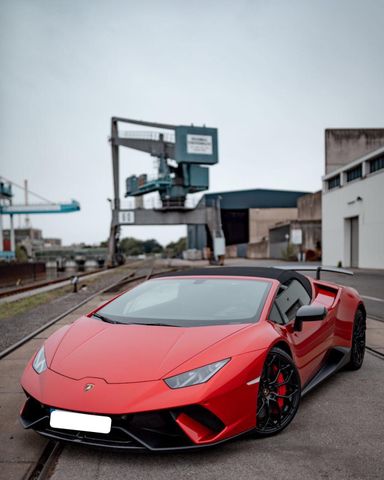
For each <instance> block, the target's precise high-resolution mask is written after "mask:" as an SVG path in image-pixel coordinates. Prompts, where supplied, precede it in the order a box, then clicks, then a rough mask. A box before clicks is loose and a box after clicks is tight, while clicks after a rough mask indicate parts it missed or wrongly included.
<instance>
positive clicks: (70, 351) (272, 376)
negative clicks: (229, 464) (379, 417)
mask: <svg viewBox="0 0 384 480" xmlns="http://www.w3.org/2000/svg"><path fill="white" fill-rule="evenodd" d="M365 318H366V313H365V308H364V305H363V302H362V301H361V299H360V297H359V296H358V294H357V292H356V291H355V290H354V289H352V288H347V287H343V286H339V285H337V284H334V283H328V282H325V281H321V280H314V279H311V278H309V277H306V276H304V275H303V274H300V273H297V272H295V271H292V270H282V269H278V268H252V267H221V268H220V267H215V268H206V269H197V270H188V271H184V272H180V273H172V274H167V275H164V276H160V277H157V278H155V279H151V280H148V281H146V282H144V283H142V284H140V285H139V286H137V287H136V288H133V289H132V290H130V291H128V292H125V293H123V294H121V295H119V296H117V297H116V298H114V299H113V300H112V301H110V302H108V303H106V304H104V305H102V306H101V307H99V308H97V309H96V310H94V311H92V312H90V313H89V314H88V315H86V316H83V317H81V318H79V319H78V320H77V321H75V322H74V323H73V324H72V325H68V326H65V327H63V328H61V329H59V330H58V331H56V333H54V334H53V335H52V336H51V337H49V338H48V339H47V340H46V341H45V342H44V344H43V345H42V346H41V348H40V349H39V350H38V352H37V353H36V354H35V355H34V356H33V358H32V359H31V361H30V362H29V364H28V365H27V367H26V369H25V372H24V374H23V376H22V380H21V384H22V387H23V389H24V391H25V393H26V395H27V401H26V403H25V405H24V406H23V408H22V410H21V422H22V424H23V426H24V427H25V428H32V429H34V430H35V431H36V432H38V433H40V434H42V435H44V436H46V437H49V438H52V439H56V440H64V441H69V442H76V443H84V444H88V445H95V446H103V447H110V448H118V449H148V450H178V449H192V448H196V447H201V446H208V445H214V444H218V443H220V442H223V441H225V440H228V439H231V438H234V437H236V436H238V435H240V434H243V433H246V432H249V433H252V434H254V435H256V436H259V437H260V436H261V437H262V436H267V435H271V434H275V433H278V432H280V431H281V430H283V429H284V428H285V427H286V426H287V425H288V424H289V423H290V422H291V420H292V419H293V418H294V416H295V414H296V412H297V409H298V407H299V403H300V398H301V396H302V395H304V394H305V393H306V392H308V391H309V390H311V389H312V388H313V387H314V386H316V385H317V384H318V383H319V382H321V381H322V380H324V379H325V378H326V377H328V376H329V375H331V374H332V373H334V372H336V371H337V370H339V369H341V368H342V367H348V368H349V369H352V370H356V369H358V368H360V367H361V365H362V362H363V357H364V349H365Z"/></svg>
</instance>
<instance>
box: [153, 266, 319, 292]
mask: <svg viewBox="0 0 384 480" xmlns="http://www.w3.org/2000/svg"><path fill="white" fill-rule="evenodd" d="M202 275H213V276H222V277H224V276H225V277H231V276H232V277H261V278H271V279H273V280H278V281H279V282H280V283H282V284H287V283H289V282H290V281H291V280H293V279H295V280H297V281H299V282H300V283H301V284H302V285H303V287H304V288H305V290H306V291H307V293H308V295H309V296H310V297H311V298H312V286H311V282H310V281H309V280H308V278H307V277H305V276H304V275H302V274H301V273H297V272H294V271H293V270H282V269H280V268H274V267H206V268H191V269H189V270H182V271H179V272H169V273H163V274H160V275H158V278H159V277H178V276H181V277H187V276H188V277H189V276H202Z"/></svg>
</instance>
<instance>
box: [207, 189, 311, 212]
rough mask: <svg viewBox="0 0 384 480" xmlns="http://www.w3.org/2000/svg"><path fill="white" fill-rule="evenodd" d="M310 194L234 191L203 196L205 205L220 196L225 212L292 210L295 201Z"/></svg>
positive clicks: (278, 191) (260, 190) (283, 191)
mask: <svg viewBox="0 0 384 480" xmlns="http://www.w3.org/2000/svg"><path fill="white" fill-rule="evenodd" d="M307 193H310V192H292V191H289V190H266V189H262V188H256V189H254V190H236V191H232V192H217V193H206V194H205V195H204V198H205V201H206V204H207V205H212V203H213V202H214V201H215V199H216V198H217V197H218V196H220V197H221V200H220V205H221V208H222V209H225V210H238V209H244V208H294V207H296V206H297V199H298V198H299V197H301V196H303V195H306V194H307Z"/></svg>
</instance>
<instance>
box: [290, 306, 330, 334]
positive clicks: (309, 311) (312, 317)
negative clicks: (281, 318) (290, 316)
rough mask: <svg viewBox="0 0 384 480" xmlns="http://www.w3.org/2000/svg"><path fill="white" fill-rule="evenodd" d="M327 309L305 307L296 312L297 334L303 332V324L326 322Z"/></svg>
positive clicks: (322, 307)
mask: <svg viewBox="0 0 384 480" xmlns="http://www.w3.org/2000/svg"><path fill="white" fill-rule="evenodd" d="M327 313H328V312H327V309H326V308H325V307H324V306H323V305H303V306H302V307H300V308H299V309H298V310H297V312H296V319H295V323H294V326H293V329H294V330H295V331H296V332H301V330H302V329H303V322H316V321H317V320H324V318H325V317H326V316H327Z"/></svg>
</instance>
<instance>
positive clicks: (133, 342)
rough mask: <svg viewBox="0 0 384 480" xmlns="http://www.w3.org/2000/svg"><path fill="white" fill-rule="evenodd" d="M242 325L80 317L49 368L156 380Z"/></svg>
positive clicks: (111, 378) (111, 379)
mask: <svg viewBox="0 0 384 480" xmlns="http://www.w3.org/2000/svg"><path fill="white" fill-rule="evenodd" d="M244 327H245V325H244V324H243V325H239V324H236V325H214V326H205V327H186V328H183V327H164V326H149V325H114V324H109V323H105V322H102V321H100V320H96V319H93V318H88V317H82V318H80V319H79V320H77V321H76V322H75V323H74V324H73V325H72V326H71V327H70V328H69V329H68V331H67V332H66V334H65V335H64V336H63V338H62V339H61V341H60V343H59V345H58V347H57V348H56V351H55V353H54V356H53V358H52V360H51V361H50V362H49V368H50V369H51V370H53V371H55V372H56V373H59V374H61V375H65V376H66V377H70V378H73V379H76V380H80V379H82V378H89V377H93V378H102V379H104V380H105V381H106V382H108V383H127V382H145V381H150V380H158V379H160V378H163V377H164V376H166V375H167V374H168V373H169V372H171V371H172V370H174V369H175V368H176V367H178V366H180V365H181V364H182V363H184V362H185V361H187V360H189V359H190V358H192V357H194V356H195V355H197V354H198V353H200V352H202V351H203V350H205V349H207V348H208V347H210V346H211V345H213V344H215V343H217V342H219V341H220V340H222V339H224V338H225V337H228V336H229V335H233V334H234V333H236V332H237V331H239V330H241V329H243V328H244ZM48 341H49V340H48ZM218 360H219V359H218Z"/></svg>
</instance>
